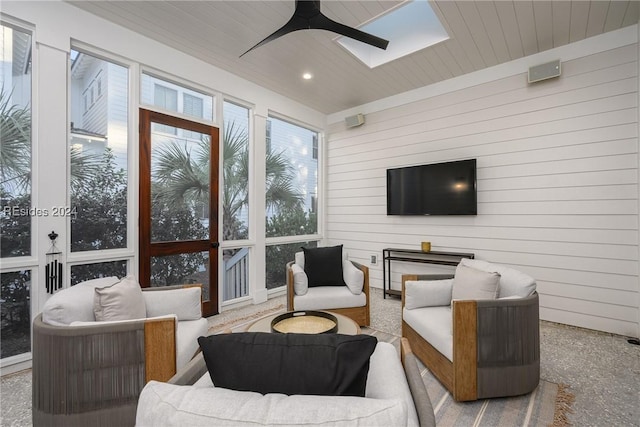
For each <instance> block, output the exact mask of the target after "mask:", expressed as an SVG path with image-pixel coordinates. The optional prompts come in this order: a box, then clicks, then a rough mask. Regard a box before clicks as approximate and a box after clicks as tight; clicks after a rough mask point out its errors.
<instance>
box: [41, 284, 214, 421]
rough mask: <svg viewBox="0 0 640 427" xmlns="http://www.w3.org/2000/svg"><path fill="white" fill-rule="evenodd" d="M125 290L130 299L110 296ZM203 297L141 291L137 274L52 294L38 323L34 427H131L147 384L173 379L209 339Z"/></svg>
mask: <svg viewBox="0 0 640 427" xmlns="http://www.w3.org/2000/svg"><path fill="white" fill-rule="evenodd" d="M116 283H117V285H116ZM124 284H126V286H128V288H129V290H132V291H133V297H132V296H131V294H127V293H125V294H117V293H114V292H113V290H114V289H118V288H117V287H119V286H123V285H124ZM112 285H115V286H112ZM136 287H137V288H136ZM105 290H106V291H105ZM97 294H101V298H102V299H96V295H97ZM201 294H202V289H201V286H199V285H196V286H192V285H184V286H169V287H159V288H145V289H142V290H141V289H139V285H138V283H137V281H135V279H134V278H133V277H132V276H128V277H127V278H124V279H122V280H120V279H118V278H117V277H107V278H101V279H95V280H89V281H86V282H83V283H79V284H77V285H75V286H72V287H71V288H67V289H63V290H61V291H59V292H57V293H56V294H54V295H53V296H52V297H51V298H50V299H49V300H48V301H47V302H46V303H45V305H44V307H43V312H42V313H41V314H39V315H38V316H37V317H36V319H35V320H34V322H33V371H32V372H33V374H32V375H33V390H34V393H33V396H34V398H33V419H34V424H36V425H65V426H67V425H101V424H105V425H116V424H122V425H133V422H134V419H135V409H136V404H137V398H138V395H139V393H140V391H141V390H142V388H143V386H144V385H145V384H146V383H147V382H148V381H150V380H162V381H164V380H167V379H169V378H171V377H172V376H173V375H174V374H175V373H176V371H177V370H178V369H180V368H182V367H183V366H185V365H186V364H187V363H188V362H189V361H190V360H191V359H192V358H193V356H194V355H195V354H196V352H197V351H198V349H199V346H198V342H197V339H198V337H199V336H202V335H206V334H207V330H208V322H207V320H206V319H205V318H203V317H202V308H201V307H202V302H201ZM132 301H135V304H132ZM96 304H97V305H96ZM128 310H129V311H131V312H130V313H127V311H128ZM96 315H98V316H99V317H100V316H105V317H100V318H114V319H118V320H107V321H96ZM131 317H136V318H131Z"/></svg>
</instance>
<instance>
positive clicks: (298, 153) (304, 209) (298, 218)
mask: <svg viewBox="0 0 640 427" xmlns="http://www.w3.org/2000/svg"><path fill="white" fill-rule="evenodd" d="M267 129H268V130H269V131H270V151H268V152H267V153H266V174H267V176H266V177H265V178H266V180H265V181H266V237H267V248H266V265H267V268H266V269H267V271H266V278H267V289H274V288H278V287H281V286H284V285H285V277H284V271H285V270H284V268H283V266H284V265H285V264H286V263H287V262H289V261H292V260H293V257H294V254H295V253H296V252H298V251H299V250H300V246H306V247H315V245H316V244H317V242H315V241H309V240H308V238H304V237H301V240H300V241H299V242H298V243H290V242H287V243H284V244H281V242H279V241H278V238H280V237H291V236H309V235H313V234H317V233H318V216H317V214H316V211H315V207H314V206H315V204H317V200H316V197H317V187H318V160H317V159H314V158H313V146H314V141H317V138H318V133H317V132H315V131H313V130H310V129H307V128H304V127H302V126H299V125H296V124H294V123H290V122H287V121H284V120H281V119H279V118H276V117H269V118H268V119H267Z"/></svg>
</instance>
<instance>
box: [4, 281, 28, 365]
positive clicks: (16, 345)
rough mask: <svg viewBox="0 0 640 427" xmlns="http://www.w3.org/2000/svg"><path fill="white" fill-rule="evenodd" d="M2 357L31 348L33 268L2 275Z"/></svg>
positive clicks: (26, 351) (14, 354)
mask: <svg viewBox="0 0 640 427" xmlns="http://www.w3.org/2000/svg"><path fill="white" fill-rule="evenodd" d="M0 287H1V288H0V315H1V316H2V327H1V330H0V334H1V336H2V343H1V344H2V345H0V349H1V352H0V358H2V359H4V358H6V357H10V356H16V355H18V354H22V353H28V352H30V351H31V271H30V270H24V271H15V272H11V273H2V274H0Z"/></svg>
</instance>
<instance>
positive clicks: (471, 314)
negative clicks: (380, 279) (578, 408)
mask: <svg viewBox="0 0 640 427" xmlns="http://www.w3.org/2000/svg"><path fill="white" fill-rule="evenodd" d="M465 268H466V269H465ZM468 269H471V270H468ZM465 271H471V273H470V274H471V275H472V276H470V277H471V279H468V281H470V283H469V285H471V286H470V288H469V289H470V290H468V291H470V292H471V293H472V294H471V295H474V294H475V295H476V297H464V298H460V299H458V298H456V289H454V281H455V280H460V281H459V282H458V283H461V282H462V278H461V275H462V274H463V273H464V272H465ZM461 272H462V273H461ZM473 272H476V273H473ZM478 272H479V273H478ZM484 273H486V274H484ZM479 277H480V278H479ZM481 278H487V280H489V281H493V284H494V286H495V285H496V282H497V286H496V287H495V288H494V289H495V290H492V289H485V290H484V292H485V294H482V292H483V291H482V290H479V288H480V287H481V286H482V285H481V284H480V282H482V279H481ZM402 279H403V290H402V336H403V337H406V338H408V339H409V342H410V343H411V346H412V348H413V349H414V351H415V353H416V355H417V356H418V358H419V359H420V360H422V362H423V363H424V364H425V365H426V366H427V368H429V370H431V371H432V372H433V374H434V375H435V376H436V377H437V378H438V379H439V380H440V382H442V383H443V385H444V386H445V387H446V388H447V389H448V390H449V391H450V392H451V393H452V395H453V397H454V399H456V400H458V401H466V400H476V399H482V398H491V397H499V396H513V395H519V394H525V393H528V392H531V391H532V390H533V389H535V388H536V387H537V385H538V382H539V379H540V334H539V306H538V294H537V292H536V281H535V279H533V278H532V277H531V276H529V275H527V274H525V273H523V272H520V271H517V270H515V269H512V268H509V267H506V266H503V265H499V264H493V263H489V262H486V261H482V260H475V259H463V260H462V261H461V263H460V264H459V266H458V268H457V269H456V275H455V277H454V276H453V275H403V278H402ZM474 280H476V281H477V288H478V289H476V288H475V286H474V285H476V283H474V282H473V281H474Z"/></svg>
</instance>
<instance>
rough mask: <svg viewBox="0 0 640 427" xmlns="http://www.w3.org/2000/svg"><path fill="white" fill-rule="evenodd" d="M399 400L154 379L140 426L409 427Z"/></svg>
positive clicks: (141, 407) (141, 404)
mask: <svg viewBox="0 0 640 427" xmlns="http://www.w3.org/2000/svg"><path fill="white" fill-rule="evenodd" d="M407 417H408V409H407V403H406V402H405V401H403V400H402V399H401V398H396V399H371V398H366V397H354V396H311V395H300V394H297V395H292V396H287V395H285V394H278V393H268V394H265V395H262V394H260V393H254V392H251V391H235V390H229V389H225V388H220V387H214V388H207V387H192V386H178V385H173V384H167V383H161V382H157V381H150V382H149V383H147V385H146V386H145V387H144V388H143V389H142V392H141V393H140V399H139V400H138V408H137V413H136V426H138V427H145V426H150V427H151V426H159V425H162V426H165V427H170V426H176V427H182V426H205V425H209V426H214V425H225V426H243V427H244V426H247V425H252V426H285V425H286V426H293V425H303V426H329V425H331V426H344V427H350V426H353V425H360V426H392V425H407Z"/></svg>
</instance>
